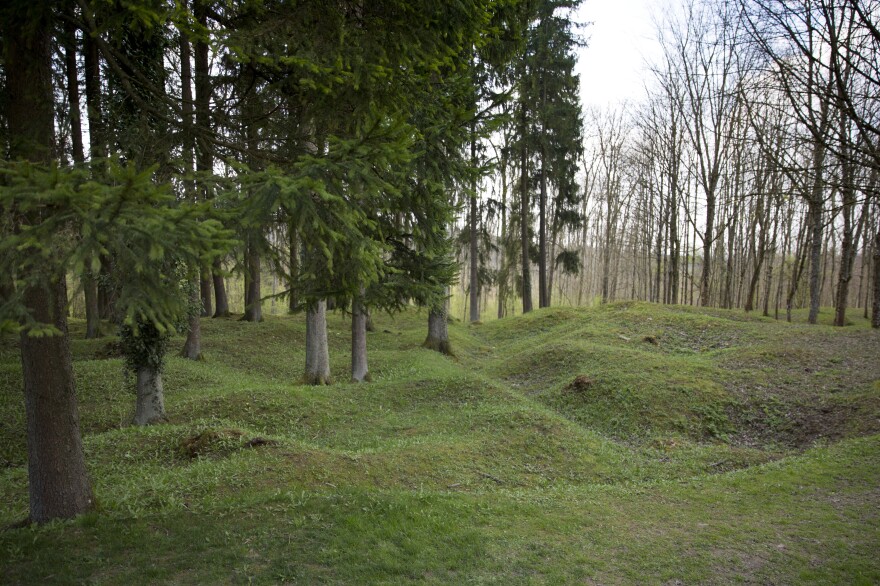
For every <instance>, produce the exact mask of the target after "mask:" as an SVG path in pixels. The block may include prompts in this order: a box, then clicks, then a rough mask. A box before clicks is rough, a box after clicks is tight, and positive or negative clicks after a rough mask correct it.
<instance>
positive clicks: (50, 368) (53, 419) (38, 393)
mask: <svg viewBox="0 0 880 586" xmlns="http://www.w3.org/2000/svg"><path fill="white" fill-rule="evenodd" d="M50 289H51V290H46V289H44V288H43V287H30V288H28V289H26V290H25V292H24V302H25V304H26V306H27V307H28V309H29V310H30V312H31V314H32V315H33V316H34V318H35V319H36V320H37V321H39V322H43V323H51V324H54V325H55V327H57V328H58V329H59V330H60V331H61V334H60V335H57V336H41V337H31V336H29V335H28V334H27V333H26V332H23V333H22V334H21V364H22V374H23V376H24V394H25V411H26V413H27V443H28V485H29V487H30V511H31V513H30V518H31V521H33V522H35V523H42V522H45V521H49V520H51V519H58V518H62V519H65V518H70V517H74V516H76V515H79V514H82V513H84V512H86V511H88V510H89V509H90V508H91V507H92V489H91V484H90V482H89V478H88V474H87V472H86V467H85V458H84V456H83V449H82V440H81V437H80V431H79V412H78V409H77V402H76V391H75V387H74V379H73V369H72V367H71V359H70V347H69V344H68V336H67V317H66V297H67V291H66V287H65V286H64V281H63V279H62V280H59V281H58V282H57V283H56V284H55V285H53V286H52V287H51V288H50Z"/></svg>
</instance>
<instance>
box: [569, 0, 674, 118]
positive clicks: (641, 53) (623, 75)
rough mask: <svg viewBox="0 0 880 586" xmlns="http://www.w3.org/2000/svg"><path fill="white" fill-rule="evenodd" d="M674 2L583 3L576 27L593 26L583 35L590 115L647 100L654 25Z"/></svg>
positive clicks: (582, 70)
mask: <svg viewBox="0 0 880 586" xmlns="http://www.w3.org/2000/svg"><path fill="white" fill-rule="evenodd" d="M669 3H670V1H669V0H584V3H583V4H581V7H580V9H579V10H578V11H577V13H576V14H575V20H576V21H577V22H591V23H592V24H591V25H590V26H588V27H587V28H586V29H585V30H584V31H583V32H582V34H583V35H584V36H586V37H587V40H588V42H587V47H586V48H584V49H581V50H580V58H579V60H578V65H577V69H576V71H577V73H578V74H580V82H581V101H582V103H583V106H584V110H585V111H586V110H587V109H589V108H592V107H594V106H599V107H604V106H606V105H608V104H615V103H619V102H622V101H624V100H630V101H635V100H638V99H640V98H641V97H642V96H643V95H644V85H643V81H642V80H643V77H644V76H645V75H646V74H645V71H646V70H645V59H646V57H650V56H651V54H652V53H654V52H655V51H656V47H657V43H656V40H655V39H656V36H657V33H656V31H655V26H654V20H655V17H656V15H657V14H658V13H659V12H660V11H661V10H663V9H664V7H666V6H668V5H669Z"/></svg>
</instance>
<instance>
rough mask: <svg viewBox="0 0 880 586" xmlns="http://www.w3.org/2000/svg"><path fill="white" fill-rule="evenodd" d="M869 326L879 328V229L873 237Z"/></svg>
mask: <svg viewBox="0 0 880 586" xmlns="http://www.w3.org/2000/svg"><path fill="white" fill-rule="evenodd" d="M871 327H872V328H880V231H878V232H877V236H875V237H874V303H873V304H872V308H871Z"/></svg>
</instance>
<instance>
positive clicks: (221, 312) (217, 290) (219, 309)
mask: <svg viewBox="0 0 880 586" xmlns="http://www.w3.org/2000/svg"><path fill="white" fill-rule="evenodd" d="M221 272H222V267H221V266H220V261H219V260H215V261H214V266H213V271H212V278H213V279H214V306H215V309H214V317H229V315H230V313H229V299H228V298H227V297H226V283H225V281H224V280H223V275H222V274H221Z"/></svg>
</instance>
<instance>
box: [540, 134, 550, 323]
mask: <svg viewBox="0 0 880 586" xmlns="http://www.w3.org/2000/svg"><path fill="white" fill-rule="evenodd" d="M543 151H544V148H543V143H542V147H541V195H540V201H539V202H538V307H549V306H550V301H549V299H548V295H547V177H546V175H547V168H546V167H545V164H544V158H545V154H544V152H543Z"/></svg>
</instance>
